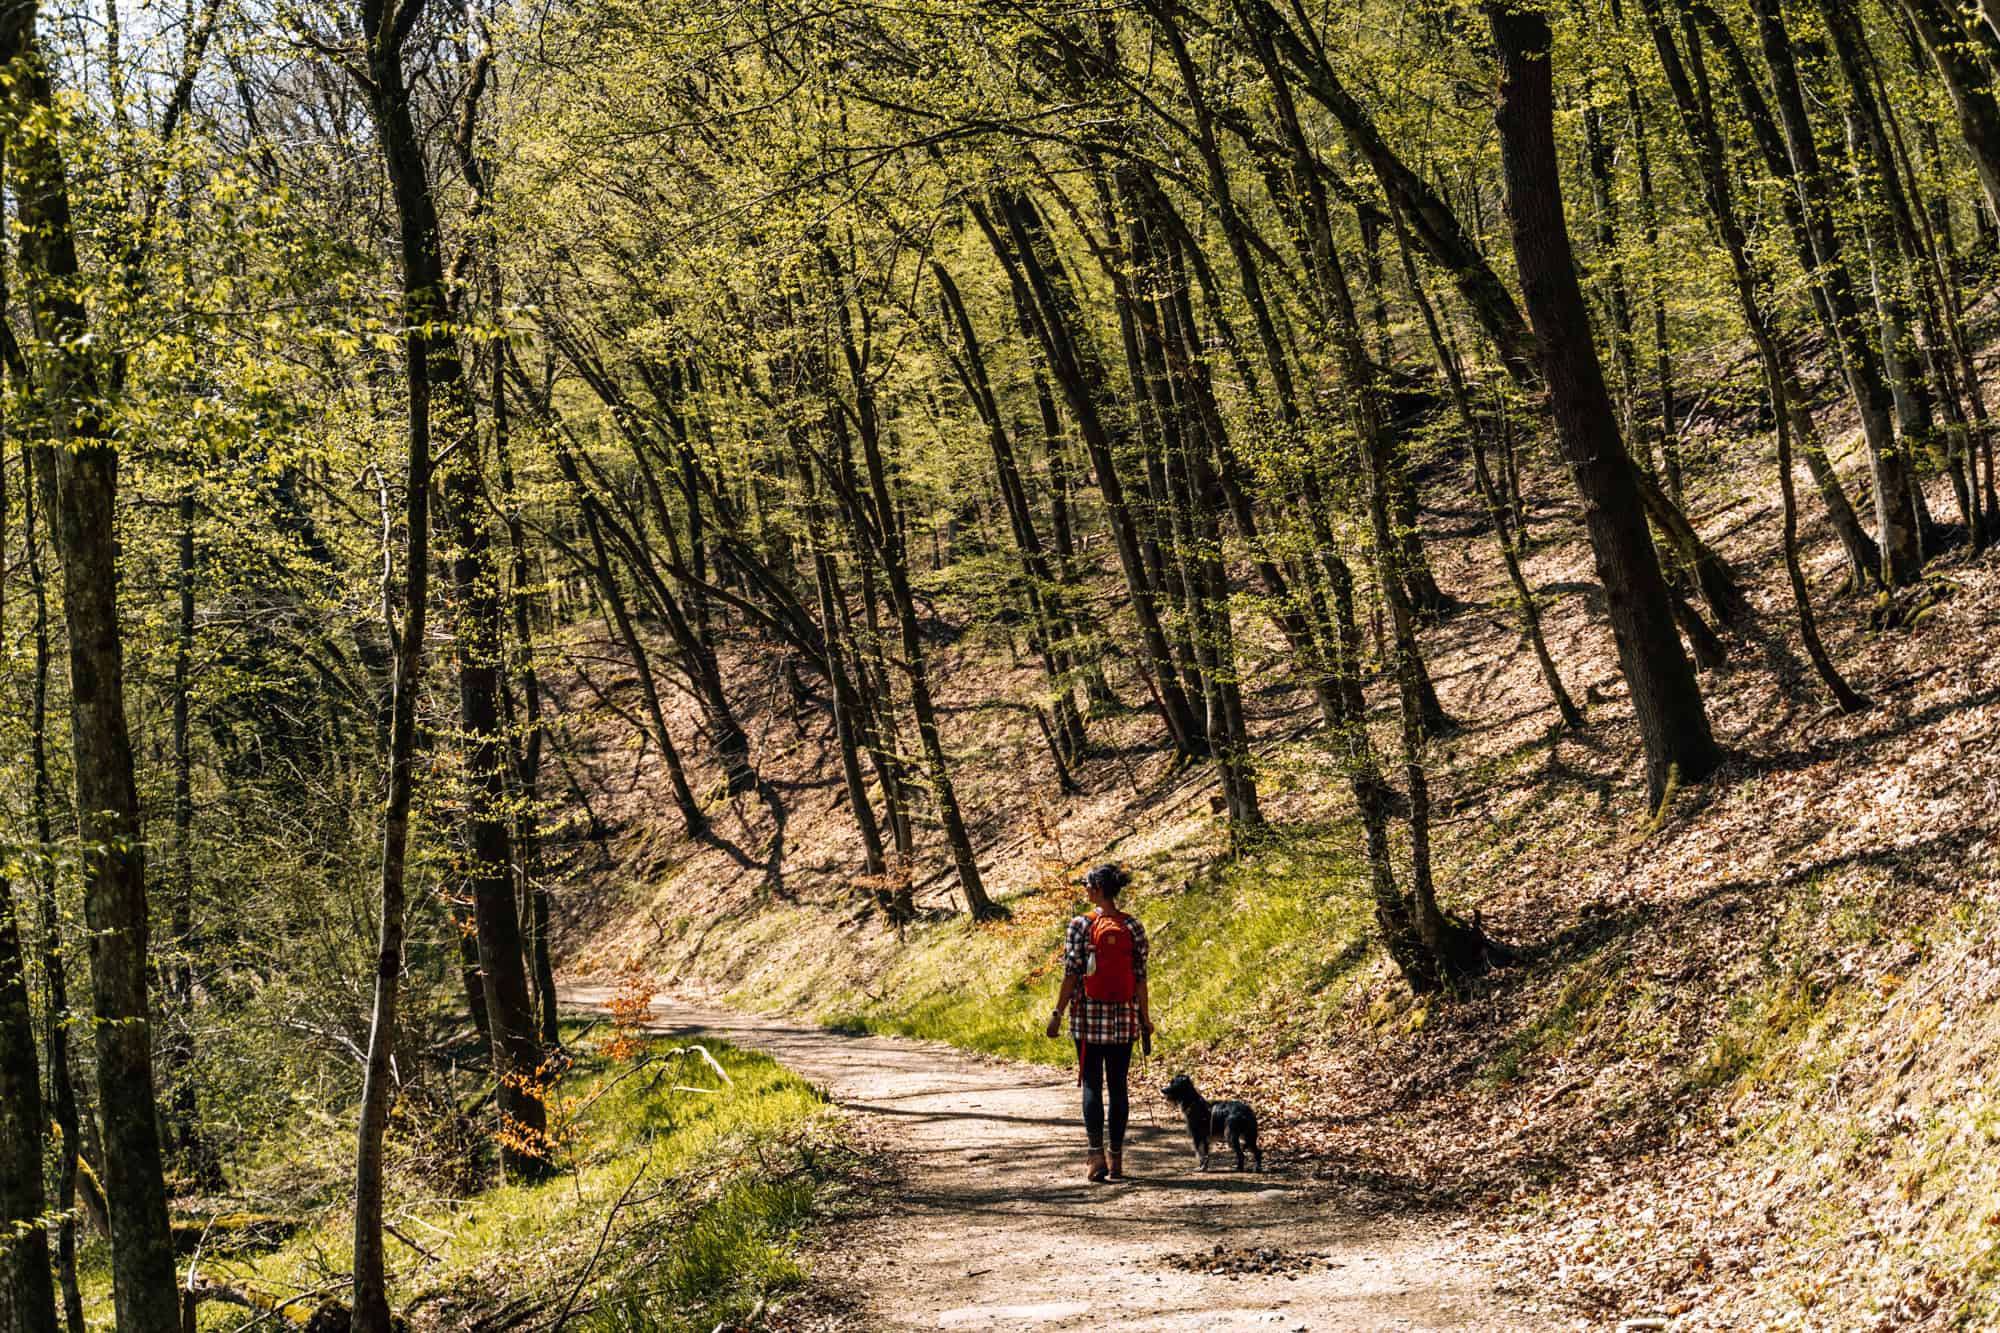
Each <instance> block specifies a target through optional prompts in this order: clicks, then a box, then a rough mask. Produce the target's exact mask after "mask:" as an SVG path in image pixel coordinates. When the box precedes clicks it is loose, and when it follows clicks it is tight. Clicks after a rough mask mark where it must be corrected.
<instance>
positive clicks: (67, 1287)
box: [0, 302, 85, 1333]
mask: <svg viewBox="0 0 2000 1333" xmlns="http://www.w3.org/2000/svg"><path fill="white" fill-rule="evenodd" d="M0 304H4V302H0ZM21 472H22V475H23V478H24V484H23V487H22V497H21V498H22V507H23V511H24V513H25V515H26V519H27V521H26V523H25V525H24V536H25V538H26V544H27V567H28V585H29V587H30V588H31V589H32V590H33V592H34V597H35V628H34V640H35V676H34V686H33V690H32V693H31V695H30V703H29V714H28V739H29V750H30V754H29V765H30V768H31V769H32V770H33V773H32V779H31V786H32V790H31V804H32V807H33V810H34V820H35V845H36V853H37V858H36V859H37V861H38V868H37V874H36V879H37V887H38V890H39V901H40V913H39V916H40V926H41V965H42V979H43V984H44V985H45V986H46V987H47V988H48V1004H47V1005H46V1006H45V1009H44V1012H45V1013H46V1015H47V1022H46V1025H45V1033H46V1035H45V1038H44V1046H45V1048H46V1053H47V1063H48V1071H49V1075H48V1076H49V1088H48V1091H49V1109H50V1111H51V1112H52V1113H53V1114H54V1116H55V1124H56V1129H57V1130H58V1131H59V1132H60V1133H61V1135H62V1143H61V1144H60V1145H59V1146H58V1148H57V1150H56V1211H57V1214H58V1217H59V1220H58V1221H57V1223H56V1275H57V1277H58V1279H59V1280H60V1282H61V1284H62V1298H63V1321H64V1323H65V1325H66V1326H67V1327H68V1329H69V1333H85V1330H84V1317H83V1289H82V1287H81V1286H80V1285H79V1283H78V1281H77V1274H76V1259H77V1256H76V1198H77V1195H76V1186H77V1170H78V1162H79V1161H80V1156H79V1155H80V1153H81V1152H82V1149H83V1116H82V1113H81V1112H80V1111H79V1110H78V1108H77V1100H76V1080H75V1075H74V1072H73V1071H72V1069H71V1067H70V1055H69V1030H70V1023H71V1021H72V1019H73V1017H74V1016H73V1015H72V1013H71V1011H70V1005H69V976H68V973H69V963H68V960H67V958H66V953H67V951H66V950H65V949H64V947H63V942H62V913H61V912H60V911H59V910H58V909H57V904H56V849H55V818H54V815H53V813H52V811H51V808H50V807H51V805H52V803H53V802H54V799H55V787H54V784H53V783H52V782H51V781H50V779H49V746H48V719H49V668H50V665H51V662H50V652H49V601H48V584H47V583H46V582H45V581H44V572H43V565H42V554H41V553H42V537H41V534H40V533H39V532H38V531H37V529H36V513H37V495H38V493H39V494H40V495H41V496H42V497H43V498H44V499H45V500H46V499H53V491H54V484H55V469H54V461H53V460H52V459H50V458H49V457H48V454H47V446H46V445H42V446H36V447H32V448H23V449H22V451H21ZM35 478H39V483H40V484H39V492H38V487H37V484H36V481H35V480H33V479H35Z"/></svg>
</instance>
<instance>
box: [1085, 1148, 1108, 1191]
mask: <svg viewBox="0 0 2000 1333" xmlns="http://www.w3.org/2000/svg"><path fill="white" fill-rule="evenodd" d="M1110 1174H1111V1168H1109V1167H1108V1166H1106V1165H1105V1164H1104V1154H1103V1153H1101V1152H1092V1153H1091V1154H1090V1170H1089V1172H1088V1173H1086V1174H1085V1176H1084V1179H1085V1180H1088V1181H1089V1182H1090V1183H1091V1184H1093V1185H1095V1184H1097V1183H1098V1182H1099V1181H1101V1180H1104V1179H1106V1178H1107V1177H1109V1176H1110Z"/></svg>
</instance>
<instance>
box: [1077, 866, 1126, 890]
mask: <svg viewBox="0 0 2000 1333" xmlns="http://www.w3.org/2000/svg"><path fill="white" fill-rule="evenodd" d="M1131 882H1132V877H1131V876H1130V875H1128V874H1126V873H1125V869H1124V867H1123V866H1114V865H1102V866H1099V867H1097V869H1095V870H1093V871H1091V872H1090V873H1089V874H1088V875H1085V876H1084V877H1083V884H1084V887H1085V888H1087V889H1089V890H1091V891H1092V892H1093V893H1101V894H1103V895H1104V896H1105V897H1107V898H1112V897H1116V896H1117V894H1118V891H1119V890H1120V889H1122V888H1124V887H1125V886H1126V885H1128V884H1130V883H1131Z"/></svg>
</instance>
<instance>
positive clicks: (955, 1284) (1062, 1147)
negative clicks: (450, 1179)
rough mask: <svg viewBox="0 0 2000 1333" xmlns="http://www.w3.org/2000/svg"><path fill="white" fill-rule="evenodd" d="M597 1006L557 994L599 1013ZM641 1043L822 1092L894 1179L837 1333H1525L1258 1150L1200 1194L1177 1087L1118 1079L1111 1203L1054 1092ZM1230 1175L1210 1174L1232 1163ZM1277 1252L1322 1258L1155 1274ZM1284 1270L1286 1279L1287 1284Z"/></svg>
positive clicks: (778, 1048) (1526, 1324)
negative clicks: (757, 1064) (1192, 1259)
mask: <svg viewBox="0 0 2000 1333" xmlns="http://www.w3.org/2000/svg"><path fill="white" fill-rule="evenodd" d="M610 995H611V991H610V989H609V988H604V987H581V986H580V987H569V988H565V989H564V992H563V998H564V1000H565V1001H566V1002H567V1003H569V1004H571V1005H574V1006H577V1007H580V1008H585V1009H592V1010H601V1008H602V1006H603V1005H604V1003H605V1002H606V1001H607V1000H608V999H609V998H610ZM650 1026H651V1027H652V1028H653V1029H654V1030H656V1031H660V1032H663V1033H668V1034H672V1035H677V1036H684V1037H699V1036H701V1035H711V1036H716V1037H720V1038H722V1039H724V1040H727V1041H729V1042H732V1043H734V1044H735V1045H737V1046H740V1047H743V1048H746V1049H751V1050H759V1051H763V1052H765V1053H766V1054H768V1055H770V1056H772V1057H773V1058H775V1059H777V1060H778V1061H779V1062H781V1063H782V1064H784V1065H785V1066H786V1067H787V1068H789V1069H791V1070H792V1071H794V1072H795V1073H797V1074H799V1075H801V1076H802V1077H804V1078H806V1079H808V1080H810V1081H811V1082H813V1083H815V1084H817V1085H819V1086H821V1087H823V1088H825V1089H826V1091H827V1092H828V1093H829V1094H830V1095H831V1096H832V1097H833V1098H834V1100H835V1101H837V1102H838V1103H839V1104H840V1105H841V1106H842V1107H843V1108H844V1109H845V1110H846V1111H847V1112H848V1113H849V1114H850V1115H851V1116H853V1117H854V1118H855V1120H856V1122H857V1131H858V1132H857V1133H856V1135H855V1138H856V1142H857V1143H858V1145H859V1146H861V1147H862V1148H863V1149H864V1150H865V1151H868V1152H870V1153H871V1154H879V1155H882V1156H884V1157H886V1158H888V1159H889V1160H890V1161H891V1162H892V1164H893V1167H894V1170H895V1172H896V1175H897V1183H896V1188H895V1189H894V1191H893V1196H892V1195H891V1193H890V1192H889V1191H884V1192H882V1194H881V1196H880V1197H878V1198H877V1199H876V1201H875V1202H876V1203H877V1205H879V1206H878V1207H877V1208H875V1209H871V1210H870V1211H869V1212H868V1213H867V1214H866V1215H864V1216H861V1217H858V1218H855V1219H851V1220H849V1221H846V1222H843V1223H841V1224H838V1225H837V1226H836V1227H835V1228H834V1230H833V1233H832V1235H831V1237H830V1240H829V1243H828V1247H827V1248H826V1249H825V1250H823V1251H822V1252H821V1254H820V1255H819V1257H818V1259H817V1261H816V1264H815V1268H816V1271H817V1272H818V1274H819V1275H820V1278H821V1280H822V1281H825V1279H826V1278H827V1275H828V1274H830V1273H834V1272H838V1273H840V1274H842V1275H843V1277H841V1278H838V1279H835V1282H834V1283H833V1284H830V1285H839V1286H841V1287H842V1288H843V1291H844V1294H845V1295H847V1296H849V1297H851V1298H852V1300H853V1302H854V1306H855V1308H854V1312H853V1314H852V1316H851V1319H852V1322H849V1323H836V1324H835V1325H833V1327H836V1328H843V1329H855V1330H859V1329H866V1330H869V1331H870V1333H874V1331H875V1330H912V1329H959V1330H971V1331H973V1333H978V1331H980V1330H1033V1331H1035V1333H1042V1331H1048V1333H1054V1331H1056V1330H1076V1329H1097V1328H1111V1327H1115V1328H1118V1329H1121V1330H1133V1331H1134V1333H1148V1331H1151V1333H1161V1331H1164V1330H1195V1329H1202V1330H1208V1329H1243V1330H1247V1329H1258V1330H1273V1329H1281V1330H1309V1331H1310V1333H1329V1331H1332V1330H1360V1329H1369V1330H1378V1329H1398V1330H1405V1329H1407V1330H1429V1329H1437V1330H1443V1329H1479V1330H1499V1329H1527V1328H1533V1327H1537V1326H1538V1325H1537V1324H1536V1323H1535V1322H1534V1321H1532V1320H1530V1319H1528V1318H1526V1317H1524V1316H1522V1315H1519V1314H1517V1313H1512V1312H1510V1310H1509V1308H1508V1307H1507V1305H1506V1303H1505V1302H1504V1301H1503V1299H1502V1298H1501V1297H1499V1296H1498V1295H1497V1294H1496V1293H1494V1292H1493V1290H1492V1288H1491V1281H1490V1279H1489V1278H1488V1277H1487V1275H1486V1274H1485V1273H1484V1272H1483V1271H1482V1270H1481V1268H1480V1267H1479V1266H1477V1265H1476V1264H1475V1263H1474V1262H1473V1261H1472V1260H1471V1259H1470V1258H1469V1257H1468V1256H1467V1255H1466V1254H1464V1253H1463V1252H1462V1251H1461V1250H1460V1249H1459V1248H1458V1247H1456V1246H1455V1245H1453V1244H1452V1243H1451V1242H1450V1241H1448V1240H1445V1239H1442V1238H1440V1237H1439V1236H1438V1235H1437V1232H1438V1229H1439V1228H1438V1226H1437V1225H1436V1224H1435V1221H1433V1222H1432V1223H1430V1224H1427V1225H1426V1226H1423V1227H1418V1226H1413V1225H1410V1224H1407V1223H1403V1222H1399V1221H1396V1220H1394V1219H1384V1218H1381V1217H1377V1216H1367V1215H1363V1214H1361V1213H1359V1212H1356V1211H1352V1210H1347V1209H1343V1208H1341V1207H1340V1206H1338V1204H1337V1203H1336V1202H1334V1201H1331V1200H1328V1199H1326V1198H1324V1197H1322V1196H1321V1194H1320V1192H1319V1191H1318V1190H1317V1189H1316V1188H1315V1187H1314V1185H1313V1183H1312V1182H1311V1181H1309V1180H1308V1179H1307V1178H1306V1177H1305V1176H1304V1175H1303V1174H1302V1173H1300V1172H1299V1171H1297V1170H1296V1169H1295V1168H1294V1167H1293V1165H1292V1164H1291V1163H1290V1162H1289V1161H1288V1160H1287V1156H1286V1151H1285V1142H1284V1137H1283V1135H1282V1133H1271V1134H1269V1135H1267V1139H1266V1145H1265V1149H1266V1150H1265V1161H1266V1165H1267V1167H1268V1168H1269V1169H1268V1170H1266V1171H1265V1172H1264V1173H1262V1174H1255V1173H1245V1174H1237V1173H1236V1172H1234V1171H1232V1170H1229V1169H1227V1168H1226V1167H1221V1168H1217V1169H1211V1171H1210V1172H1209V1173H1207V1174H1206V1175H1204V1174H1202V1173H1200V1172H1198V1171H1197V1170H1196V1169H1195V1167H1194V1163H1193V1154H1192V1151H1191V1149H1190V1147H1189V1144H1188V1141H1187V1137H1186V1134H1185V1132H1184V1130H1183V1129H1182V1127H1181V1124H1180V1121H1179V1117H1178V1115H1177V1114H1176V1113H1174V1112H1173V1110H1172V1108H1171V1107H1169V1106H1167V1105H1166V1104H1165V1102H1164V1101H1163V1100H1162V1099H1161V1098H1160V1097H1159V1095H1158V1089H1159V1087H1160V1086H1161V1085H1163V1084H1164V1083H1165V1082H1166V1080H1167V1078H1168V1077H1169V1076H1170V1075H1171V1073H1172V1072H1173V1071H1171V1070H1167V1069H1165V1068H1164V1067H1163V1064H1162V1062H1161V1061H1159V1060H1157V1059H1156V1060H1153V1061H1148V1062H1146V1063H1145V1064H1144V1065H1139V1066H1135V1068H1134V1070H1133V1074H1132V1102H1133V1107H1132V1130H1133V1132H1132V1136H1131V1139H1130V1141H1129V1142H1128V1144H1127V1152H1126V1171H1127V1175H1128V1177H1129V1179H1128V1180H1127V1181H1125V1182H1124V1183H1123V1184H1107V1185H1090V1184H1087V1183H1086V1182H1085V1181H1084V1179H1083V1132H1082V1128H1081V1126H1080V1125H1079V1124H1078V1123H1077V1114H1076V1110H1075V1105H1076V1097H1077V1094H1076V1088H1075V1084H1074V1083H1073V1081H1072V1079H1071V1077H1070V1076H1069V1075H1067V1074H1062V1073H1055V1072H1051V1071H1049V1070H1046V1069H1041V1068H1037V1067H1035V1066H1032V1065H1026V1064H1019V1063H1013V1062H1002V1061H997V1060H991V1059H981V1058H976V1057H973V1056H969V1055H966V1054H964V1053H962V1052H959V1051H956V1050H953V1049H951V1048H949V1047H946V1046H943V1045H940V1044H937V1043H931V1042H917V1041H908V1040H904V1039H901V1038H895V1037H875V1036H854V1035H849V1034H845V1033H839V1032H834V1031H829V1030H827V1029H825V1028H819V1027H813V1026H809V1025H805V1024H801V1023H799V1022H797V1021H795V1020H790V1019H786V1018H782V1017H768V1016H763V1015H757V1014H745V1013H738V1012H734V1011H730V1010H724V1009H718V1008H712V1007H705V1006H700V1005H694V1004H688V1003H684V1002H681V1001H679V1000H671V999H668V1000H656V1001H655V1003H654V1005H653V1018H652V1021H651V1023H650ZM1226 1160H1227V1159H1226V1154H1219V1155H1218V1156H1217V1157H1216V1158H1215V1161H1216V1162H1218V1163H1222V1162H1225V1161H1226ZM1218 1244H1219V1245H1222V1246H1223V1247H1225V1249H1229V1250H1237V1249H1256V1250H1265V1249H1274V1250H1278V1251H1281V1252H1282V1253H1283V1254H1284V1255H1287V1256H1301V1257H1303V1256H1307V1255H1311V1256H1317V1257H1316V1258H1313V1259H1310V1260H1305V1261H1304V1262H1301V1263H1299V1264H1298V1265H1296V1266H1291V1267H1290V1271H1287V1272H1281V1273H1277V1274H1262V1273H1240V1274H1236V1275H1233V1276H1232V1275H1229V1274H1214V1273H1202V1272H1188V1271H1184V1270H1182V1269H1179V1268H1176V1267H1174V1266H1172V1265H1170V1263H1169V1262H1168V1260H1169V1258H1170V1256H1175V1255H1189V1254H1200V1253H1201V1252H1204V1251H1207V1252H1213V1250H1214V1248H1215V1247H1216V1246H1217V1245H1218ZM1280 1266H1282V1265H1280Z"/></svg>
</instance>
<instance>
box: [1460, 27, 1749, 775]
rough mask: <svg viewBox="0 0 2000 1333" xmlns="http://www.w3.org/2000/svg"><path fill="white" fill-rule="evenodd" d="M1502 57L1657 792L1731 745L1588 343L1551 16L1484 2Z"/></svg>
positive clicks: (1519, 178) (1519, 187)
mask: <svg viewBox="0 0 2000 1333" xmlns="http://www.w3.org/2000/svg"><path fill="white" fill-rule="evenodd" d="M1486 15H1487V21H1488V23H1489V25H1490V27H1491V29H1492V33H1493V41H1494V45H1495V46H1496V47H1497V48H1498V52H1499V61H1500V79H1501V83H1500V108H1499V111H1498V113H1497V115H1496V117H1495V119H1496V121H1497V123H1498V125H1499V128H1500V140H1501V161H1502V165H1503V169H1504V172H1505V177H1506V185H1507V211H1508V215H1509V221H1510V223H1511V225H1512V229H1513V234H1514V255H1515V262H1516V264H1517V266H1518V267H1519V269H1520V273H1521V284H1522V289H1523V292H1524V294H1525V296H1526V304H1527V307H1528V318H1529V320H1530V321H1531V323H1532V324H1533V326H1534V329H1535V338H1536V342H1537V344H1538V345H1539V347H1540V349H1541V366H1542V373H1543V376H1544V377H1545V379H1546V380H1547V382H1548V386H1549V396H1550V402H1551V405H1552V406H1553V408H1554V411H1555V419H1556V434H1557V437H1558V439H1559V440H1560V441H1561V443H1562V447H1563V453H1564V454H1565V456H1566V457H1567V459H1568V462H1569V465H1570V470H1571V473H1572V475H1573V476H1574V477H1575V478H1576V485H1577V490H1578V491H1579V492H1580V493H1581V495H1582V497H1583V503H1584V522H1585V525H1586V527H1587V528H1588V530H1589V533H1590V539H1591V548H1592V551H1593V553H1594V554H1595V557H1596V563H1597V574H1598V578H1599V579H1600V580H1601V581H1602V583H1603V585H1604V590H1605V600H1606V603H1607V606H1608V608H1609V611H1610V616H1611V627H1612V633H1613V636H1614V637H1615V638H1616V640H1617V643H1618V657H1619V663H1620V666H1621V668H1622V670H1623V673H1624V676H1625V680H1626V683H1627V685H1628V686H1629V687H1630V689H1631V693H1632V707H1633V710H1634V712H1635V713H1636V714H1637V716H1638V721H1639V734H1640V737H1641V739H1642V741H1643V743H1644V747H1645V753H1646V787H1647V791H1648V793H1649V795H1650V797H1651V799H1652V801H1654V802H1655V803H1657V802H1658V801H1659V800H1660V799H1661V797H1662V796H1663V795H1664V794H1665V792H1666V790H1667V788H1668V787H1669V786H1670V785H1671V784H1672V783H1673V782H1674V781H1676V780H1678V781H1680V782H1683V783H1692V782H1699V781H1701V780H1702V779H1703V778H1705V777H1707V776H1708V775H1709V774H1710V773H1711V772H1713V771H1714V769H1715V768H1716V766H1717V765H1718V764H1719V763H1720V762H1721V759H1722V755H1721V751H1720V749H1719V748H1718V747H1717V746H1716V743H1715V739H1714V737H1713V735H1712V734H1711V733H1710V731H1709V726H1708V715H1707V713H1706V711H1705V710H1704V708H1703V706H1702V699H1701V690H1700V687H1699V686H1698V685H1697V684H1696V683H1695V678H1694V670H1693V668H1692V667H1691V666H1690V665H1689V663H1688V659H1687V655H1686V653H1685V652H1684V651H1683V650H1682V648H1681V644H1680V640H1679V637H1678V635H1677V634H1676V633H1675V629H1674V618H1673V607H1672V603H1671V601H1670V600H1669V597H1668V592H1667V586H1666V581H1665V579H1664V578H1663V577H1662V576H1661V573H1660V564H1659V557H1658V554H1657V552H1655V550H1654V549H1653V541H1652V537H1651V534H1649V533H1648V532H1647V531H1646V524H1645V516H1644V510H1643V509H1642V507H1641V500H1640V496H1639V492H1638V486H1637V484H1636V483H1637V477H1636V475H1635V472H1634V469H1633V467H1632V463H1631V460H1630V459H1629V458H1628V457H1627V456H1626V454H1625V446H1624V443H1623V442H1622V441H1621V440H1620V438H1619V435H1618V420H1617V414H1616V412H1615V410H1614V409H1613V407H1612V405H1611V397H1610V394H1609V393H1608V392H1607V391H1606V389H1605V385H1604V371H1603V367H1602V366H1601V365H1600V364H1599V362H1598V359H1597V349H1596V348H1595V347H1594V346H1593V345H1592V343H1591V340H1590V336H1589V329H1590V322H1589V316H1588V312H1587V310H1586V308H1585V306H1584V301H1583V291H1582V288H1581V287H1580V286H1579V284H1578V282H1577V276H1576V264H1575V259H1574V256H1573V254H1572V252H1571V249H1570V242H1569V229H1568V224H1567V223H1566V221H1565V220H1564V217H1563V210H1562V187H1561V172H1560V169H1559V165H1558V159H1557V156H1556V144H1555V129H1554V111H1555V103H1554V93H1553V85H1552V70H1551V68H1550V44H1551V43H1550V32H1549V26H1548V21H1547V19H1545V18H1544V17H1543V16H1542V15H1541V14H1540V13H1539V12H1537V11H1534V10H1527V9H1518V8H1514V7H1510V6H1507V5H1505V4H1502V3H1498V0H1488V3H1487V5H1486Z"/></svg>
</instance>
